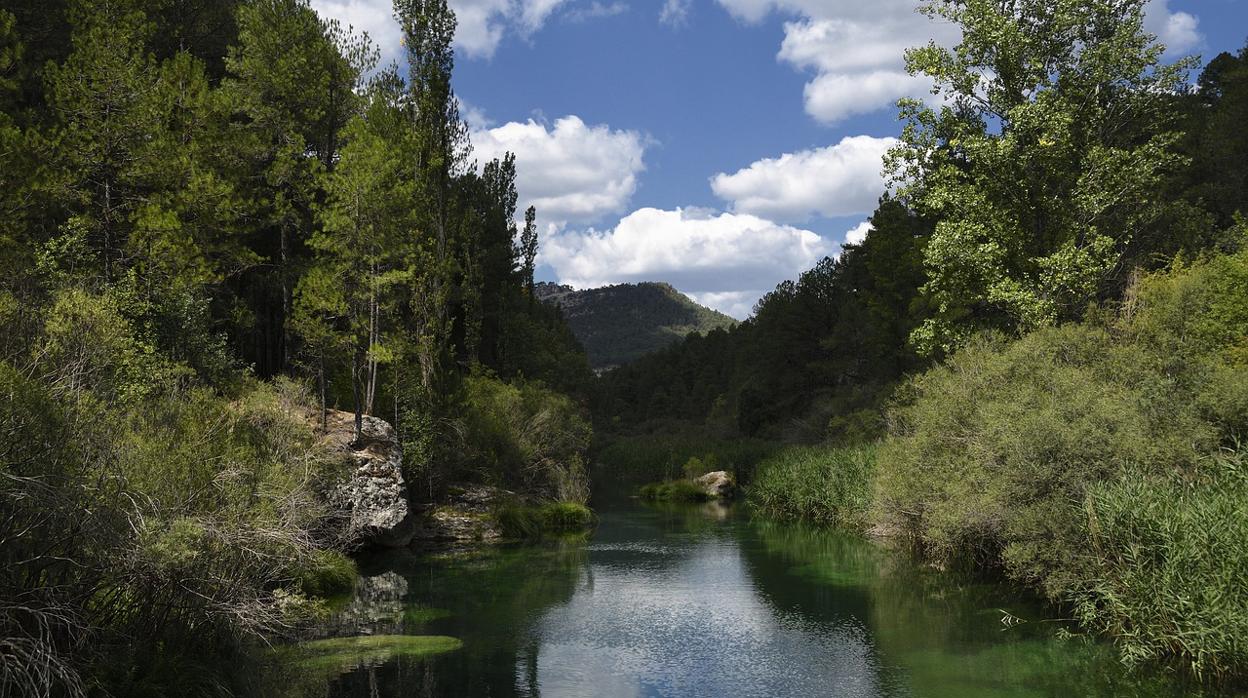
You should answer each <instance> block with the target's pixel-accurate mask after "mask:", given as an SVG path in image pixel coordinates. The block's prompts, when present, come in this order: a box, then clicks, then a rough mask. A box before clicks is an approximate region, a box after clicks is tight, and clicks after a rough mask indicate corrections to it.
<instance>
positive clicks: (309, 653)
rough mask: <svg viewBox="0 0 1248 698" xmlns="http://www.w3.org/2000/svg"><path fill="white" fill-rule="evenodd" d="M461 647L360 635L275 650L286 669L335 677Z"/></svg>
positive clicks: (432, 639)
mask: <svg viewBox="0 0 1248 698" xmlns="http://www.w3.org/2000/svg"><path fill="white" fill-rule="evenodd" d="M462 646H463V642H461V641H460V640H458V639H456V638H453V637H447V636H445V635H363V636H357V637H333V638H327V639H324V640H312V641H309V642H300V643H298V644H296V645H291V646H288V647H281V648H279V649H277V650H275V653H276V655H277V656H276V658H277V660H278V661H279V662H281V663H282V664H283V665H286V666H292V667H295V668H298V669H301V670H305V671H311V672H316V673H324V674H335V673H341V672H343V671H349V670H350V669H352V668H354V667H357V666H360V665H361V664H374V663H380V662H384V661H387V660H389V659H394V658H396V657H410V658H419V657H428V656H432V655H436V654H443V653H446V652H452V651H454V650H457V649H459V648H460V647H462Z"/></svg>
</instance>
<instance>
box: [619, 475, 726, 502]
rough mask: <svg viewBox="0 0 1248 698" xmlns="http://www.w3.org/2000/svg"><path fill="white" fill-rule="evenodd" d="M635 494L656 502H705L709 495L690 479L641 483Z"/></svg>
mask: <svg viewBox="0 0 1248 698" xmlns="http://www.w3.org/2000/svg"><path fill="white" fill-rule="evenodd" d="M637 496H639V497H641V498H642V499H648V500H652V501H656V502H705V501H708V500H709V499H710V498H711V496H710V495H709V494H707V493H706V490H704V489H702V488H701V487H698V486H697V485H696V484H694V483H693V482H692V481H690V480H668V481H666V482H652V483H650V484H648V485H642V486H641V488H639V489H638V490H637Z"/></svg>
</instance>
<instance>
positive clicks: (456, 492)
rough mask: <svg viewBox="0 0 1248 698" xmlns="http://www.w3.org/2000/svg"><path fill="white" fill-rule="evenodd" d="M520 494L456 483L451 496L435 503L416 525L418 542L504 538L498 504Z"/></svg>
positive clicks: (452, 541)
mask: <svg viewBox="0 0 1248 698" xmlns="http://www.w3.org/2000/svg"><path fill="white" fill-rule="evenodd" d="M515 496H516V495H515V493H513V492H509V491H507V490H503V489H499V488H497V487H489V486H486V485H454V486H451V487H450V488H448V493H447V500H446V502H444V503H442V504H437V505H434V506H431V507H430V508H429V509H428V510H427V511H426V512H425V515H424V516H423V517H420V521H419V523H418V524H417V526H416V532H415V535H414V537H413V541H414V543H415V544H423V545H448V544H449V545H454V544H460V543H492V542H497V541H499V540H501V539H502V538H503V531H502V529H501V528H500V527H499V524H498V519H497V518H496V517H495V516H494V510H495V508H496V507H497V506H498V505H499V504H500V503H502V502H503V501H505V500H507V499H512V498H514V497H515Z"/></svg>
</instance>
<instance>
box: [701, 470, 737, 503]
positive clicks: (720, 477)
mask: <svg viewBox="0 0 1248 698" xmlns="http://www.w3.org/2000/svg"><path fill="white" fill-rule="evenodd" d="M693 482H694V484H696V485H697V486H698V487H701V488H702V491H704V492H706V496H708V497H711V498H713V499H729V498H731V497H732V496H733V495H734V494H736V491H737V483H736V481H735V480H733V479H732V474H731V473H728V472H727V471H724V470H716V471H714V472H711V473H707V474H705V475H703V476H701V477H698V478H694V481H693Z"/></svg>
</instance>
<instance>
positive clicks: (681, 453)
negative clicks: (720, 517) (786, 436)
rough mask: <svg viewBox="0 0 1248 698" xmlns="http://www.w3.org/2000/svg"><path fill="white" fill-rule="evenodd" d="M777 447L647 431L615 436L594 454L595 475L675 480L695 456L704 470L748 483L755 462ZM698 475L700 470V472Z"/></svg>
mask: <svg viewBox="0 0 1248 698" xmlns="http://www.w3.org/2000/svg"><path fill="white" fill-rule="evenodd" d="M776 448H778V446H777V444H775V443H774V442H771V441H764V440H762V439H751V438H740V439H722V438H716V437H712V436H705V435H700V434H696V433H695V434H647V435H641V436H622V437H617V438H615V439H614V440H612V441H611V442H609V443H607V444H606V445H604V446H603V447H602V448H600V449H599V450H598V452H597V454H596V457H595V463H596V464H597V473H596V474H597V475H599V476H600V477H605V478H607V479H610V480H615V481H618V482H626V483H634V484H636V483H643V482H657V481H665V480H674V479H677V478H680V477H683V476H684V475H686V473H685V472H684V470H685V466H686V465H687V464H688V463H689V461H690V460H692V459H695V458H696V459H697V460H698V461H699V462H700V463H701V464H702V465H703V468H702V469H703V470H707V471H709V470H726V471H728V472H730V473H732V474H733V477H735V478H736V479H737V482H748V481H749V480H750V477H751V476H752V474H753V472H754V467H755V465H757V464H758V462H759V461H761V460H763V459H764V458H766V457H767V456H768V455H770V454H771V453H773V452H775V450H776ZM699 474H701V473H699Z"/></svg>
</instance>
